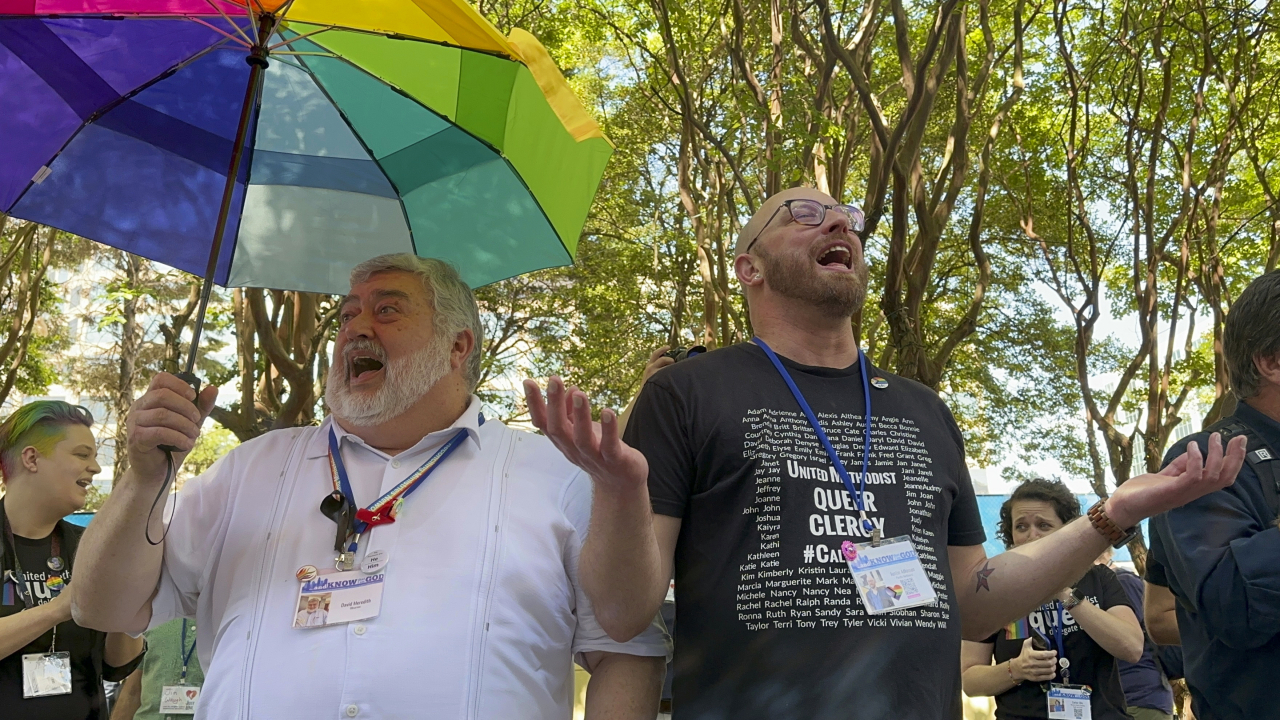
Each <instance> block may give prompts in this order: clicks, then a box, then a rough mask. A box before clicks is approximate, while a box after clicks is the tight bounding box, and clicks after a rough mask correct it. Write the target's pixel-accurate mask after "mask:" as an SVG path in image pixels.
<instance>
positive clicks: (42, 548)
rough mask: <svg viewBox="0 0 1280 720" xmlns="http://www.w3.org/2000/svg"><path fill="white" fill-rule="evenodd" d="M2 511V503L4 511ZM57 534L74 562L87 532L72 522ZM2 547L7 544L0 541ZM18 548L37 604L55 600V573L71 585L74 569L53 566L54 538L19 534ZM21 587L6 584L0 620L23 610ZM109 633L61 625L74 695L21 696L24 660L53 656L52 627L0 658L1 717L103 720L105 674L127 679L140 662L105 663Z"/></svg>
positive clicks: (65, 554)
mask: <svg viewBox="0 0 1280 720" xmlns="http://www.w3.org/2000/svg"><path fill="white" fill-rule="evenodd" d="M3 512H4V507H3V505H0V513H3ZM54 532H57V533H60V534H61V537H60V539H59V540H60V543H61V545H62V549H61V552H60V555H61V556H62V559H63V561H64V562H65V561H67V560H68V559H69V558H72V557H73V555H74V553H75V548H76V546H77V545H78V544H79V540H80V535H81V533H83V532H84V529H83V528H80V527H78V526H76V525H73V524H71V523H68V522H61V523H59V524H58V529H57V530H55V531H54ZM0 544H7V543H5V541H4V540H3V539H2V538H0ZM14 545H15V546H16V550H17V554H18V562H19V563H20V564H21V565H22V574H23V576H24V578H23V579H24V582H25V584H26V587H27V590H29V591H30V592H31V594H32V597H33V598H34V599H35V601H36V603H37V604H39V605H43V604H45V603H47V602H49V601H50V600H52V599H53V593H52V592H51V591H50V590H49V587H48V585H47V584H46V582H47V581H48V579H49V578H51V577H53V576H54V575H58V576H60V577H61V578H62V579H63V581H64V582H70V581H71V567H70V566H69V565H68V567H64V568H63V569H62V570H61V571H59V572H56V573H55V572H54V571H53V570H51V569H50V568H49V565H48V561H49V558H50V556H51V550H52V545H53V535H52V534H51V535H49V536H48V537H45V538H42V539H39V540H30V539H27V538H24V537H19V536H15V537H14ZM11 552H12V550H11V549H9V548H5V552H4V558H5V560H4V569H5V570H10V569H12V564H11V560H10V559H9V558H11V557H12V555H11ZM25 607H26V606H25V605H24V604H23V602H22V599H21V598H20V597H19V595H18V591H17V588H16V587H15V586H14V584H13V583H12V582H6V583H4V587H3V589H0V617H8V616H10V615H14V614H16V613H19V612H22V611H23V610H24V609H25ZM106 637H107V636H106V633H102V632H98V631H97V630H89V629H86V628H82V627H80V626H79V625H76V624H75V622H73V621H67V622H64V623H60V624H59V625H58V640H57V647H56V648H55V649H56V650H57V651H58V652H63V651H66V652H69V653H71V693H70V694H67V695H54V696H50V697H40V698H24V697H22V656H23V655H27V654H31V653H46V652H49V646H50V643H52V642H53V630H52V629H50V630H49V631H47V632H46V633H44V634H43V635H41V636H40V637H38V638H36V639H35V640H33V641H31V642H30V643H29V644H28V645H27V646H26V647H24V648H22V649H21V650H19V651H17V652H15V653H13V654H12V655H9V656H8V657H6V658H0V717H4V718H15V719H18V718H21V720H82V719H83V720H97V719H98V718H105V717H106V715H105V713H104V712H103V710H104V708H105V697H104V694H103V689H102V680H103V678H104V675H105V677H106V679H108V680H113V681H120V680H123V679H124V678H125V677H126V676H128V674H129V673H130V672H132V671H133V669H134V668H135V667H137V664H138V662H139V661H140V660H141V659H142V656H141V655H139V656H138V658H137V659H136V660H134V661H133V662H131V663H129V665H128V666H126V667H124V668H111V667H109V666H105V665H104V663H103V653H104V651H105V649H106Z"/></svg>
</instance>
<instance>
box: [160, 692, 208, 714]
mask: <svg viewBox="0 0 1280 720" xmlns="http://www.w3.org/2000/svg"><path fill="white" fill-rule="evenodd" d="M199 699H200V686H199V685H165V686H164V687H162V688H160V714H162V715H165V714H168V715H194V714H195V713H196V700H199Z"/></svg>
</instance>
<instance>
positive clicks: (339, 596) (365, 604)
mask: <svg viewBox="0 0 1280 720" xmlns="http://www.w3.org/2000/svg"><path fill="white" fill-rule="evenodd" d="M385 579H386V573H383V572H375V573H371V574H365V573H364V572H361V571H359V570H347V571H343V572H339V571H337V570H321V571H319V572H317V573H316V575H315V577H313V578H311V579H310V580H307V581H305V582H303V583H302V586H301V587H300V588H299V589H298V604H297V606H296V607H295V608H294V615H293V627H295V628H302V629H306V628H316V627H325V626H328V625H341V624H342V623H349V622H355V621H356V620H368V619H369V618H375V617H378V612H379V611H381V609H382V583H383V580H385Z"/></svg>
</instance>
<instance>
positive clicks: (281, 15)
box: [276, 0, 297, 25]
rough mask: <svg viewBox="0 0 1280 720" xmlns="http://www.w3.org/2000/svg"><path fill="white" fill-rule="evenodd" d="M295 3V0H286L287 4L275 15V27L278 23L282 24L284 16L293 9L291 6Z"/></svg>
mask: <svg viewBox="0 0 1280 720" xmlns="http://www.w3.org/2000/svg"><path fill="white" fill-rule="evenodd" d="M295 2H297V0H288V2H286V3H285V4H284V6H283V7H281V8H280V10H279V11H278V12H277V14H276V25H279V24H280V23H282V22H284V19H285V16H286V15H288V14H289V10H290V9H292V8H293V4H294V3H295Z"/></svg>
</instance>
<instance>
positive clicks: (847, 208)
mask: <svg viewBox="0 0 1280 720" xmlns="http://www.w3.org/2000/svg"><path fill="white" fill-rule="evenodd" d="M782 208H786V209H787V212H789V213H791V219H792V220H795V221H796V222H798V223H800V224H801V225H809V226H817V225H821V224H822V223H823V221H824V220H826V219H827V211H828V210H835V211H836V212H839V213H844V216H845V217H846V218H848V220H849V229H850V230H852V231H854V232H855V233H860V232H862V231H863V229H864V228H865V227H866V225H867V218H866V216H865V215H863V214H862V208H858V207H854V206H853V205H823V204H822V203H820V202H818V201H817V200H804V199H796V200H788V201H786V202H784V203H782V204H781V205H779V206H778V208H777V209H776V210H774V211H773V214H772V215H770V216H769V219H768V220H765V221H764V225H763V226H762V227H761V228H760V232H758V233H756V236H755V237H754V238H752V239H751V242H749V243H747V249H746V250H743V251H742V252H743V253H749V252H751V248H752V246H754V245H755V244H756V240H759V239H760V236H761V235H763V234H764V231H765V230H766V229H768V227H769V223H771V222H773V219H774V218H775V217H777V216H778V213H779V212H781V211H782Z"/></svg>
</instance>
